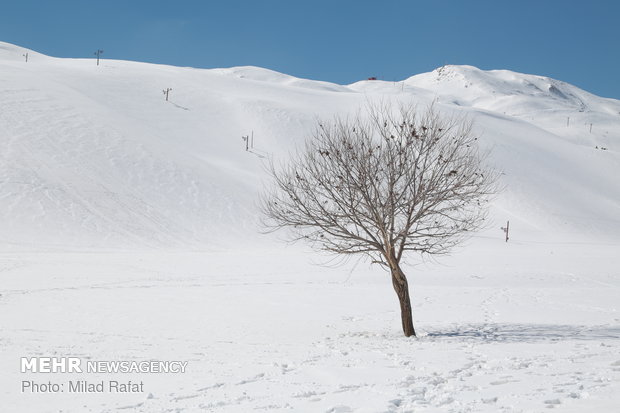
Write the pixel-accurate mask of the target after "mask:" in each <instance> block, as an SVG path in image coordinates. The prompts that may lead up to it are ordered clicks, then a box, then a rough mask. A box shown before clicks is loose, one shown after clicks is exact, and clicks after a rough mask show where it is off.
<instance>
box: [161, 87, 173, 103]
mask: <svg viewBox="0 0 620 413" xmlns="http://www.w3.org/2000/svg"><path fill="white" fill-rule="evenodd" d="M171 90H172V88H171V87H168V88H166V89H164V90H162V92H164V95H166V102H167V101H168V94H170V91H171Z"/></svg>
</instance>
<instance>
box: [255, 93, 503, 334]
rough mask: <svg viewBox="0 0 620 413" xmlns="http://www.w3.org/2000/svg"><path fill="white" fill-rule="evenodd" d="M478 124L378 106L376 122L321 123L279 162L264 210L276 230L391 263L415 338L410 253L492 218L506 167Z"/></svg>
mask: <svg viewBox="0 0 620 413" xmlns="http://www.w3.org/2000/svg"><path fill="white" fill-rule="evenodd" d="M477 139H478V138H477V137H476V136H475V135H474V134H473V133H472V124H471V122H469V121H467V120H465V119H462V118H456V117H442V116H440V113H439V112H438V111H437V110H436V109H435V107H434V106H433V105H431V106H430V107H429V108H428V109H426V110H425V111H422V113H421V114H419V113H418V111H417V109H416V107H415V106H413V105H401V106H399V107H398V108H397V109H393V108H392V107H391V106H389V105H382V106H371V107H370V108H369V113H368V116H367V119H366V120H364V119H363V118H362V117H360V116H358V117H356V118H355V119H353V120H346V119H342V118H337V119H336V120H335V121H334V122H332V123H330V124H319V126H318V127H317V129H316V131H315V133H314V135H313V136H312V137H311V139H309V140H308V141H307V142H306V144H305V148H303V149H301V150H299V151H297V153H296V154H294V155H293V156H292V159H290V161H289V162H286V163H283V164H281V165H275V164H274V163H271V167H270V172H271V175H272V177H273V180H274V185H273V187H272V188H271V189H269V190H267V192H265V193H264V194H263V197H262V200H261V209H262V211H263V213H264V216H265V224H266V225H267V227H268V228H269V229H270V230H277V229H280V228H283V227H289V228H291V229H292V231H291V234H292V238H293V240H307V241H309V242H310V243H311V244H312V245H313V246H314V247H316V248H318V249H321V250H324V251H328V252H331V253H336V254H343V255H344V256H348V255H350V254H363V255H366V256H368V257H370V259H371V260H372V262H373V263H378V264H381V265H382V266H384V267H385V268H387V269H388V270H389V271H390V273H391V276H392V285H393V286H394V290H395V291H396V294H397V295H398V299H399V302H400V309H401V318H402V327H403V332H404V333H405V336H414V335H415V330H414V327H413V319H412V314H411V302H410V298H409V287H408V283H407V277H406V276H405V274H404V273H403V271H402V270H401V262H402V259H403V256H404V255H405V254H406V253H410V252H413V253H419V254H422V255H426V254H428V255H436V254H445V253H447V252H448V251H449V250H450V248H451V247H453V246H455V245H456V244H458V243H459V242H461V241H462V240H463V239H464V238H465V237H466V236H467V235H468V233H469V232H470V231H472V230H474V229H476V228H478V227H480V226H481V224H482V223H483V221H484V219H485V214H486V212H485V211H486V208H485V204H486V203H487V202H488V199H489V196H490V195H491V194H493V193H494V192H495V182H496V177H497V174H496V173H495V172H494V171H493V170H491V169H488V168H486V167H485V166H484V165H483V163H484V162H483V161H484V158H485V157H484V156H483V155H481V153H480V151H479V150H478V147H477V142H476V141H477Z"/></svg>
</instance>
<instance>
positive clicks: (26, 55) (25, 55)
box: [22, 53, 28, 63]
mask: <svg viewBox="0 0 620 413" xmlns="http://www.w3.org/2000/svg"><path fill="white" fill-rule="evenodd" d="M22 56H24V57H25V58H26V63H28V53H26V54H23V55H22Z"/></svg>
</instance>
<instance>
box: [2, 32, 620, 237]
mask: <svg viewBox="0 0 620 413" xmlns="http://www.w3.org/2000/svg"><path fill="white" fill-rule="evenodd" d="M26 53H28V62H26V61H25V56H24V54H26ZM165 88H172V90H171V91H170V99H169V101H166V100H165V98H164V95H163V94H162V89H165ZM378 100H383V101H385V100H395V101H396V100H398V101H412V100H413V101H415V102H419V103H420V104H422V105H424V104H427V103H429V102H431V101H436V102H438V106H439V108H440V109H441V110H443V111H446V112H453V111H462V112H464V113H466V114H467V115H468V116H470V117H472V118H473V119H474V120H475V121H476V125H477V131H478V132H479V133H481V135H482V138H481V142H482V144H483V145H484V146H485V147H486V148H490V149H492V159H491V160H492V162H493V163H494V164H496V165H497V166H498V167H499V168H500V169H501V170H502V171H503V172H504V176H503V178H502V179H503V182H502V184H503V185H504V186H505V188H506V189H505V190H504V191H503V192H502V194H500V195H499V196H498V198H497V199H496V201H495V202H494V206H493V211H492V217H493V218H494V219H495V220H496V221H497V222H503V221H505V220H506V219H510V220H511V222H513V223H514V224H513V225H514V226H515V227H520V228H521V229H522V231H523V232H522V234H526V233H527V234H528V235H527V236H528V237H530V238H531V237H539V236H542V237H544V236H547V235H546V234H549V233H550V232H554V233H562V234H564V235H567V236H571V237H574V238H582V237H589V238H596V239H610V238H611V239H617V235H616V234H618V233H619V231H618V230H619V229H620V220H618V218H617V217H618V216H620V206H619V203H620V202H619V200H620V184H619V183H618V180H617V175H618V171H620V155H619V152H618V151H619V150H620V147H619V143H618V140H619V139H620V138H619V137H620V101H617V100H613V99H605V98H600V97H597V96H595V95H592V94H590V93H588V92H585V91H583V90H581V89H579V88H577V87H575V86H572V85H569V84H567V83H564V82H561V81H557V80H553V79H549V78H545V77H541V76H533V75H524V74H519V73H514V72H510V71H503V70H502V71H482V70H479V69H476V68H474V67H470V66H445V67H442V68H438V69H436V70H435V71H433V72H430V73H425V74H420V75H416V76H412V77H410V78H408V79H406V80H404V81H402V82H385V81H360V82H357V83H354V84H351V85H337V84H333V83H329V82H321V81H313V80H306V79H299V78H295V77H293V76H289V75H285V74H281V73H278V72H274V71H271V70H267V69H262V68H256V67H236V68H229V69H210V70H209V69H194V68H180V67H172V66H164V65H154V64H146V63H137V62H128V61H115V60H106V59H104V60H102V61H101V64H100V66H97V65H96V63H95V60H94V59H58V58H52V57H48V56H45V55H42V54H39V53H36V52H33V51H30V50H26V49H23V48H20V47H18V46H14V45H10V44H7V43H0V141H1V142H2V145H3V148H4V150H3V153H2V160H1V163H0V214H1V216H2V219H1V220H0V221H1V223H0V243H1V244H3V245H5V246H6V247H7V248H11V247H13V248H19V249H21V248H26V249H40V248H42V249H48V248H53V249H56V248H61V249H62V248H84V247H85V248H117V247H120V248H125V247H147V248H150V247H182V248H186V247H192V248H194V247H195V248H205V247H207V248H208V247H222V246H226V245H232V244H234V243H236V242H238V240H243V241H247V242H255V241H256V240H257V239H262V238H258V237H260V235H257V234H258V231H257V229H258V228H257V224H256V218H257V217H256V208H255V200H256V196H257V193H258V191H259V189H260V187H261V185H262V184H263V177H264V170H263V163H264V160H265V157H268V156H275V157H281V156H286V153H287V152H288V151H289V150H291V149H292V148H294V147H295V145H296V144H298V143H299V142H301V141H302V140H303V139H304V138H305V137H306V136H308V134H310V133H311V132H312V130H313V128H314V126H315V125H316V121H317V119H330V118H331V117H333V116H334V115H335V114H348V113H354V112H356V111H357V110H359V108H361V107H363V106H364V105H365V104H366V102H368V101H378ZM252 133H253V135H254V139H253V143H254V147H253V148H250V151H246V150H245V143H244V141H243V140H242V139H241V137H242V136H246V135H250V136H251V135H252ZM493 231H494V232H497V228H496V226H494V227H493ZM564 235H563V236H564Z"/></svg>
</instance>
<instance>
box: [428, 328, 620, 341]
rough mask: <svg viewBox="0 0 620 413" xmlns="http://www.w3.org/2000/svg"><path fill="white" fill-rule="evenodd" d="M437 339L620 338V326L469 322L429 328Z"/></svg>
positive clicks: (431, 334)
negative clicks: (448, 326) (446, 327)
mask: <svg viewBox="0 0 620 413" xmlns="http://www.w3.org/2000/svg"><path fill="white" fill-rule="evenodd" d="M427 337H429V338H434V339H458V340H468V341H469V340H471V341H481V342H485V343H493V342H497V343H528V342H530V343H533V342H541V341H565V340H584V341H590V340H620V326H611V325H603V326H580V325H563V324H466V325H463V326H456V327H452V328H449V329H438V330H434V331H433V330H431V331H428V332H427Z"/></svg>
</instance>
